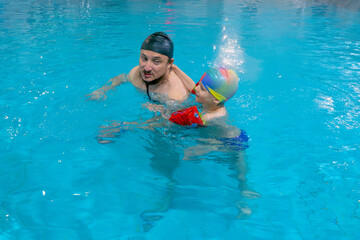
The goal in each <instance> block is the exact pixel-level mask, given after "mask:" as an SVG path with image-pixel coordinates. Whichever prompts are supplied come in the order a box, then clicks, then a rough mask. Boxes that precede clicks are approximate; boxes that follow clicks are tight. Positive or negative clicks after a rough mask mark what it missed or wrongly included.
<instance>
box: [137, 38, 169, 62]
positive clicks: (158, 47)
mask: <svg viewBox="0 0 360 240" xmlns="http://www.w3.org/2000/svg"><path fill="white" fill-rule="evenodd" d="M141 49H144V50H149V51H153V52H157V53H160V54H163V55H165V56H168V57H169V58H170V59H171V58H172V57H173V55H174V43H173V42H172V41H171V39H170V38H169V36H168V35H167V34H166V33H164V32H156V33H153V34H151V35H150V36H148V37H147V38H146V39H145V40H144V42H143V43H142V45H141Z"/></svg>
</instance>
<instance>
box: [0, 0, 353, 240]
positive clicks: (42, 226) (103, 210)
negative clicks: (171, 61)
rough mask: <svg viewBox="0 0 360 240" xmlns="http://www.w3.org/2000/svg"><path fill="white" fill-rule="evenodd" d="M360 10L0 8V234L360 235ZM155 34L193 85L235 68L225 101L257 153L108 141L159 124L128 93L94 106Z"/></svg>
mask: <svg viewBox="0 0 360 240" xmlns="http://www.w3.org/2000/svg"><path fill="white" fill-rule="evenodd" d="M359 9H360V8H359V5H358V3H356V1H337V3H336V1H325V0H324V1H315V0H314V1H305V0H294V1H290V0H287V1H286V0H285V1H276V0H270V1H265V0H257V1H255V0H246V1H231V0H230V1H204V0H201V1H195V0H193V1H186V2H185V1H178V0H174V1H145V2H143V1H115V0H105V1H97V0H88V1H86V0H82V1H80V0H78V1H43V0H21V1H10V0H1V1H0V36H1V37H0V43H1V44H0V53H1V54H0V56H1V57H0V59H1V63H0V64H1V71H0V83H1V89H0V124H1V131H0V141H1V142H0V143H1V144H0V150H1V151H0V157H1V158H0V159H1V168H0V239H359V237H360V234H359V231H358V227H359V225H360V220H359V217H360V210H359V204H360V192H359V191H360V190H359V177H358V176H359V173H360V168H359V164H358V161H359V155H360V154H359V152H360V144H359V135H360V130H359V127H360V118H359V112H360V83H359V79H360V31H359V29H360V11H359ZM155 31H165V32H166V33H168V34H169V35H170V36H171V37H172V39H173V41H174V43H175V63H176V64H177V65H178V66H180V67H181V68H182V69H183V70H184V71H185V72H186V73H187V74H188V75H189V76H191V77H192V78H193V79H198V78H199V77H200V76H201V74H202V73H203V72H204V71H206V70H207V69H208V68H209V67H210V66H213V65H221V64H224V65H226V66H231V67H232V68H234V69H236V70H237V72H238V73H239V76H240V78H241V82H240V88H239V91H238V92H237V94H236V95H235V96H234V98H233V99H232V100H231V101H229V102H228V104H227V107H228V110H229V112H230V116H231V121H232V124H233V125H235V126H237V127H239V128H241V129H245V130H246V131H247V132H248V134H249V136H250V138H251V141H250V147H249V148H248V149H246V150H245V151H230V152H228V151H226V152H222V151H213V152H211V153H209V154H206V155H203V156H201V157H199V158H197V159H192V161H186V160H183V158H184V151H186V149H189V148H191V147H192V146H194V145H196V144H198V141H197V139H196V136H198V135H199V134H200V133H199V130H196V129H186V128H177V127H171V126H169V127H166V128H160V129H155V130H154V131H146V130H141V129H134V130H131V131H125V132H122V133H121V134H119V136H117V138H116V140H115V142H114V143H113V144H99V143H98V142H97V141H96V136H97V134H98V132H99V131H100V129H101V126H107V125H111V124H112V123H114V122H115V123H117V122H120V121H136V120H139V119H148V118H150V117H151V116H152V114H151V113H150V112H149V111H147V110H146V109H145V108H143V107H142V104H143V103H145V102H147V99H146V96H145V95H142V94H140V93H139V92H137V91H136V89H134V88H133V87H132V86H131V85H130V84H125V85H123V86H120V87H118V89H117V91H116V92H115V93H114V94H112V95H111V96H109V98H108V99H107V100H105V101H102V102H91V101H86V100H85V97H84V96H85V95H86V94H88V93H90V92H91V91H93V90H95V89H97V88H98V87H100V86H102V85H103V84H104V83H105V82H106V81H107V80H108V79H110V78H111V77H114V76H116V75H118V74H120V73H124V72H128V71H129V70H130V69H131V68H132V67H133V66H135V65H136V64H137V63H138V56H139V48H140V45H141V42H142V41H143V39H144V38H145V37H146V36H147V35H149V34H150V33H152V32H155ZM234 159H241V161H240V164H239V162H238V161H234ZM243 165H246V168H244V166H243ZM238 169H246V182H245V183H244V182H239V180H238V178H237V176H238V175H239V174H240V173H241V171H240V173H239V171H238ZM244 184H245V185H247V187H248V188H249V189H250V190H252V191H254V192H256V193H258V194H260V195H261V197H258V198H252V197H251V196H250V197H246V196H245V197H244V196H243V195H242V194H241V193H242V191H243V190H244V188H243V187H244V186H243V185H244ZM241 210H242V212H241Z"/></svg>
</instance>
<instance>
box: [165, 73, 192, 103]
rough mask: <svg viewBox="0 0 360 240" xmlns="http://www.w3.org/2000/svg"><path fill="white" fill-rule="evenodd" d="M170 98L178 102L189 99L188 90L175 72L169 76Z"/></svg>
mask: <svg viewBox="0 0 360 240" xmlns="http://www.w3.org/2000/svg"><path fill="white" fill-rule="evenodd" d="M169 83H170V89H169V93H168V95H169V97H170V98H172V99H176V100H185V99H186V98H187V97H188V91H187V90H186V88H185V86H184V84H183V82H182V81H181V79H180V77H179V76H178V75H177V74H176V73H174V72H173V71H171V72H170V76H169Z"/></svg>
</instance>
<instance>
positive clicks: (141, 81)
mask: <svg viewBox="0 0 360 240" xmlns="http://www.w3.org/2000/svg"><path fill="white" fill-rule="evenodd" d="M173 53H174V44H173V42H172V41H171V39H170V38H169V36H168V35H167V34H166V33H163V32H156V33H153V34H151V35H150V36H148V37H147V38H146V39H145V41H144V42H143V43H142V45H141V52H140V60H139V66H136V67H134V68H133V69H132V70H131V71H130V73H129V74H128V75H126V74H120V75H119V76H117V77H114V78H112V79H110V81H108V83H107V84H105V86H103V87H102V88H99V89H97V90H95V91H94V92H92V93H90V94H89V95H87V96H88V100H105V99H106V98H107V95H106V93H107V92H108V91H109V90H113V89H114V88H115V87H117V86H119V85H120V84H121V83H124V82H128V81H129V82H131V83H132V84H133V85H134V86H135V87H137V88H139V89H142V90H145V91H146V93H147V95H148V97H149V99H150V100H157V99H158V98H159V97H160V98H161V97H163V96H164V95H166V96H167V97H168V98H169V99H173V100H178V101H183V100H185V99H186V98H187V97H188V93H189V91H188V90H187V89H186V88H185V86H184V84H183V82H182V80H181V78H183V77H184V76H186V74H184V73H183V72H182V71H181V70H180V69H179V68H177V67H176V69H177V70H176V71H174V70H173V67H175V66H173V63H174V58H173ZM154 93H158V94H154Z"/></svg>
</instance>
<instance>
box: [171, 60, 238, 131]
mask: <svg viewBox="0 0 360 240" xmlns="http://www.w3.org/2000/svg"><path fill="white" fill-rule="evenodd" d="M174 70H175V71H177V72H178V73H181V74H183V75H185V73H183V72H182V71H181V70H180V69H178V68H176V66H175V69H174ZM183 79H185V81H184V82H183V83H184V85H185V87H186V88H191V87H192V88H193V89H192V93H193V94H195V95H196V97H195V101H196V102H198V103H200V104H201V105H202V108H203V111H202V113H200V112H199V110H198V109H197V107H196V106H193V107H190V108H187V109H182V110H180V111H176V112H174V113H173V114H172V115H171V117H170V119H169V120H170V121H172V122H174V123H177V124H180V125H184V126H203V125H208V124H209V123H211V122H212V121H214V120H216V119H219V118H223V117H225V116H227V114H228V113H227V110H226V108H225V106H224V103H225V102H226V101H227V100H229V99H230V98H231V97H232V96H234V94H235V93H236V91H237V89H238V82H239V78H238V76H237V74H236V73H235V72H234V71H232V70H229V69H226V68H211V69H209V70H208V71H206V72H205V73H204V74H203V76H202V77H201V79H200V81H199V82H198V83H197V84H196V85H195V83H194V82H193V80H192V79H191V78H189V77H188V76H186V77H185V76H184V77H183ZM194 85H195V87H194Z"/></svg>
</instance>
